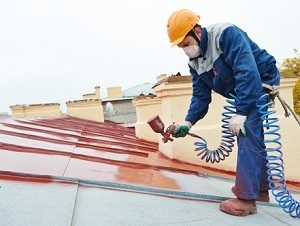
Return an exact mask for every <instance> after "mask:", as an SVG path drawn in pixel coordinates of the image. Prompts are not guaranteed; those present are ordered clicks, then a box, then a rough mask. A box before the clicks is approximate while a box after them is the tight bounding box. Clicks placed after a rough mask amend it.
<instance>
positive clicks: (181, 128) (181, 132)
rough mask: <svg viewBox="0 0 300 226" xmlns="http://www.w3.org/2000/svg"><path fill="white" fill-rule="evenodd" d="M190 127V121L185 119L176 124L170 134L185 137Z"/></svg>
mask: <svg viewBox="0 0 300 226" xmlns="http://www.w3.org/2000/svg"><path fill="white" fill-rule="evenodd" d="M191 127H192V123H190V122H188V121H185V122H184V123H182V124H179V125H177V126H176V128H175V129H174V131H173V133H172V136H173V137H176V138H178V137H185V136H186V135H187V134H188V133H189V131H190V129H191Z"/></svg>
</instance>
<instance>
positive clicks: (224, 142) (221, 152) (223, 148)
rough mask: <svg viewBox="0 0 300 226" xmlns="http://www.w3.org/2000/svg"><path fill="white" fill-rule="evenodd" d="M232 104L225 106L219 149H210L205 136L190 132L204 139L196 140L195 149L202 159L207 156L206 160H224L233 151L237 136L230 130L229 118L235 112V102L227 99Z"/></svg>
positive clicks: (212, 161) (213, 161)
mask: <svg viewBox="0 0 300 226" xmlns="http://www.w3.org/2000/svg"><path fill="white" fill-rule="evenodd" d="M226 101H227V103H229V104H230V105H228V106H224V109H225V111H224V112H223V113H222V116H223V117H222V126H221V127H222V131H221V132H222V139H221V143H220V146H219V147H218V148H217V149H214V150H210V149H208V148H207V142H206V140H205V139H204V138H203V137H200V136H197V135H195V134H191V133H190V134H189V135H191V136H193V137H197V138H199V139H200V140H202V141H200V142H199V141H198V142H195V143H194V144H195V146H197V148H195V151H198V152H199V153H198V154H197V155H198V156H201V160H203V159H204V158H205V161H206V162H211V163H215V162H217V163H219V162H220V161H221V160H222V161H223V160H224V159H225V158H226V157H228V156H229V155H230V153H231V152H232V148H233V146H234V142H235V138H234V137H235V136H234V135H233V134H232V132H231V131H230V130H229V120H230V119H231V117H232V116H233V115H234V114H235V102H234V101H233V100H231V99H227V100H226Z"/></svg>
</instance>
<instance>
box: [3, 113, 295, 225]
mask: <svg viewBox="0 0 300 226" xmlns="http://www.w3.org/2000/svg"><path fill="white" fill-rule="evenodd" d="M232 179H233V178H232V176H230V175H225V174H220V173H217V172H214V171H211V170H209V169H204V168H201V167H200V166H194V165H190V164H185V163H182V162H178V161H172V160H169V159H167V158H165V157H164V156H162V155H161V154H160V153H159V152H158V145H157V144H156V143H153V142H148V141H144V140H141V139H138V138H136V137H135V133H134V130H133V129H132V128H124V127H122V126H121V125H116V124H113V123H99V122H94V121H89V120H85V119H79V118H75V117H69V116H64V117H60V118H52V119H46V118H35V119H11V118H0V187H1V188H0V199H1V202H0V212H1V220H0V225H18V226H19V225H31V226H32V225H220V222H222V224H221V225H263V224H269V225H296V224H298V223H299V220H298V219H293V218H291V217H290V216H289V215H288V214H286V213H284V212H283V210H281V209H280V208H279V207H277V206H276V202H275V200H274V198H272V202H271V203H270V204H264V203H259V205H258V208H259V210H258V214H256V215H253V216H247V217H245V218H241V217H233V216H230V215H227V214H224V213H222V212H221V211H219V210H218V206H219V202H220V201H222V200H225V199H226V198H228V197H234V196H233V194H232V193H231V192H230V188H231V186H232V185H233V184H234V181H233V180H232ZM294 195H295V197H296V198H297V197H298V199H299V198H300V195H299V193H297V192H295V194H294ZM174 198H175V199H174Z"/></svg>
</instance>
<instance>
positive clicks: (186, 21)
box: [167, 9, 200, 47]
mask: <svg viewBox="0 0 300 226" xmlns="http://www.w3.org/2000/svg"><path fill="white" fill-rule="evenodd" d="M199 20H200V16H199V15H197V14H196V13H194V12H193V11H191V10H189V9H181V10H177V11H175V12H174V13H173V14H172V15H171V16H170V18H169V20H168V24H167V30H168V35H169V38H170V42H171V47H173V46H175V45H177V44H178V43H180V42H181V41H182V40H183V39H184V37H185V36H186V34H187V33H188V32H189V31H190V30H191V29H193V27H194V26H195V25H196V24H197V23H198V21H199Z"/></svg>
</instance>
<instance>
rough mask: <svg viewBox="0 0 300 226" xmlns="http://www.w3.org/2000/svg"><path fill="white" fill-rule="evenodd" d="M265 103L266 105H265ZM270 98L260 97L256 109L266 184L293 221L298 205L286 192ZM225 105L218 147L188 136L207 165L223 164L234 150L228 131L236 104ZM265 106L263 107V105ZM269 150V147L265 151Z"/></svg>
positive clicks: (275, 121)
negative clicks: (266, 168)
mask: <svg viewBox="0 0 300 226" xmlns="http://www.w3.org/2000/svg"><path fill="white" fill-rule="evenodd" d="M266 100H267V101H266ZM268 100H269V94H264V95H262V96H261V97H260V98H259V100H258V101H257V106H258V108H259V112H260V114H261V115H262V116H261V119H262V121H263V128H264V135H265V144H266V149H265V151H266V152H267V157H266V158H267V160H268V164H267V167H268V171H267V173H268V180H269V188H270V189H271V190H272V194H273V195H274V197H275V200H276V201H277V202H278V204H279V206H280V207H281V208H282V209H283V210H284V211H285V212H286V213H289V214H290V215H291V216H292V217H293V218H300V203H299V202H298V201H296V200H295V199H294V198H293V197H292V195H291V193H290V192H289V190H288V188H287V185H286V181H285V177H284V167H283V159H282V155H283V154H282V152H281V147H282V145H281V143H280V138H281V136H280V134H279V129H280V127H279V126H278V125H277V124H276V123H277V121H278V118H275V117H270V116H271V115H272V114H274V113H276V111H275V110H269V106H271V105H273V104H274V103H273V102H268ZM226 101H227V103H229V104H230V106H224V109H225V112H224V113H222V116H223V119H222V122H223V124H222V140H221V144H220V146H219V147H218V148H217V149H215V150H209V149H208V148H207V142H206V140H205V139H204V138H202V137H200V136H198V135H195V134H192V133H190V134H189V135H191V136H193V137H197V138H199V139H200V140H201V141H197V142H195V143H194V144H195V146H196V148H195V151H198V152H199V153H198V154H197V155H198V156H201V159H202V160H203V159H204V158H205V161H206V162H211V163H215V162H217V163H219V162H220V161H221V160H224V159H225V158H226V157H228V156H229V155H230V153H231V152H232V148H233V146H234V144H233V143H234V141H235V139H234V135H233V134H232V133H231V132H230V130H229V120H230V118H231V117H232V115H233V114H235V112H236V111H235V102H234V100H231V99H227V100H226ZM263 103H265V104H263ZM268 146H271V147H268Z"/></svg>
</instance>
